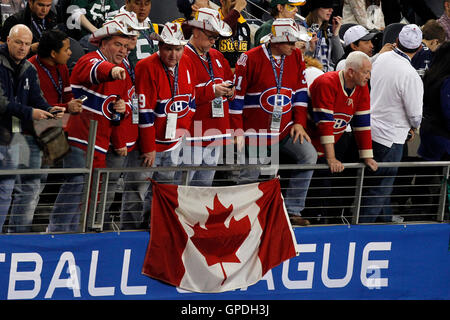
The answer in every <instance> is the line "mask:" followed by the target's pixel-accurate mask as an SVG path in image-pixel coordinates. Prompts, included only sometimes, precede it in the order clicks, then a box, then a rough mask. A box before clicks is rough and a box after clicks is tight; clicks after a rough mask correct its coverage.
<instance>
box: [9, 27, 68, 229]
mask: <svg viewBox="0 0 450 320" xmlns="http://www.w3.org/2000/svg"><path fill="white" fill-rule="evenodd" d="M32 39H33V35H32V33H31V30H30V29H29V28H28V27H27V26H25V25H23V24H17V25H15V26H13V27H12V28H11V30H10V32H9V35H8V38H7V40H6V43H5V44H2V45H0V170H14V169H17V168H18V166H19V155H26V154H29V158H28V159H25V160H28V161H24V162H25V164H26V169H39V168H40V167H41V156H42V154H41V150H40V149H39V147H38V145H37V143H36V141H35V139H34V136H33V135H32V133H34V128H33V120H42V119H48V118H53V117H54V116H53V115H52V113H51V112H54V111H57V110H60V111H65V109H64V108H62V107H52V106H50V105H49V104H48V103H47V101H46V100H45V99H44V97H43V95H42V91H41V88H40V86H39V80H38V75H37V71H36V69H35V68H34V67H33V66H32V64H31V63H30V62H29V61H28V60H26V57H27V55H28V53H29V50H30V47H31V43H32ZM62 115H63V112H61V113H59V114H58V117H62ZM13 190H14V192H15V196H14V202H13V205H12V208H11V216H10V219H9V228H8V232H29V231H31V223H32V220H33V215H34V209H35V208H36V205H37V202H38V198H39V197H38V196H39V190H40V176H39V175H24V176H17V177H15V178H14V177H12V176H0V230H1V229H2V228H1V227H2V226H3V223H4V221H5V218H6V214H7V213H8V210H9V206H10V203H11V195H12V192H13Z"/></svg>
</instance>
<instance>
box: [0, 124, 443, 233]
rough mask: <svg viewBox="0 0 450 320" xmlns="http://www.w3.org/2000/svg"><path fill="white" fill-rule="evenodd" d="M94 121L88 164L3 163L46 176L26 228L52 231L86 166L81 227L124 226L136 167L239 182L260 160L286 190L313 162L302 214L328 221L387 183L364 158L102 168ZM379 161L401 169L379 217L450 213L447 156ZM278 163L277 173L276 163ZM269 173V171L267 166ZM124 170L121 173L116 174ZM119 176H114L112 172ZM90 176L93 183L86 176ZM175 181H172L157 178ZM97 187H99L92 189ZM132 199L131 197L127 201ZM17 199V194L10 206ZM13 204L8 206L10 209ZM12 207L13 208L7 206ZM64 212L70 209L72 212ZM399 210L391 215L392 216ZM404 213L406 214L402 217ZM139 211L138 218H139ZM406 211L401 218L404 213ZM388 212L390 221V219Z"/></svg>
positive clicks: (345, 217)
mask: <svg viewBox="0 0 450 320" xmlns="http://www.w3.org/2000/svg"><path fill="white" fill-rule="evenodd" d="M96 128H97V127H96V123H92V125H91V132H90V135H91V136H90V143H89V147H88V150H87V152H86V158H87V159H86V164H85V166H84V167H80V168H75V169H68V168H51V169H19V170H0V178H1V177H2V176H5V175H29V174H32V175H36V174H39V175H41V176H42V177H45V179H43V180H45V182H44V183H43V185H44V187H43V188H41V193H40V200H39V203H38V205H37V206H36V209H35V212H34V217H33V223H32V225H31V226H30V228H29V232H48V231H47V224H48V219H49V217H50V216H51V214H52V209H53V205H54V201H55V198H56V196H57V195H58V192H59V188H60V186H61V185H62V184H63V183H64V182H65V181H64V176H67V175H70V174H82V175H84V176H85V179H84V181H85V183H84V185H83V191H82V197H81V199H82V201H81V203H80V204H79V211H78V212H76V214H79V217H80V219H79V222H77V228H76V230H77V231H76V232H90V231H105V230H117V229H121V230H126V229H127V228H126V227H124V225H122V224H121V221H120V218H121V216H122V215H123V214H124V212H123V208H122V206H123V204H122V202H123V201H122V200H123V197H124V195H125V194H126V193H127V192H135V191H129V190H133V188H131V186H132V185H133V184H143V183H147V184H149V182H148V181H147V180H139V181H132V180H131V181H130V180H129V179H123V175H125V174H127V173H132V172H144V173H148V175H150V174H151V173H152V172H155V171H159V172H161V171H179V172H182V173H183V174H182V178H181V182H180V184H186V183H187V176H188V172H189V171H193V170H200V171H202V170H215V171H216V175H215V179H214V182H213V186H225V185H236V184H239V183H241V181H240V180H239V173H240V171H241V170H243V169H249V168H259V169H261V170H262V171H270V170H272V173H271V175H268V176H264V175H261V176H260V178H259V180H260V181H262V180H267V179H269V178H272V177H274V176H275V175H277V176H279V177H280V183H281V187H282V192H283V194H285V193H286V191H287V188H288V182H289V179H290V178H289V172H290V171H292V170H314V175H313V177H312V179H311V183H310V186H309V188H308V195H307V197H306V201H305V202H306V203H305V204H306V205H305V209H304V210H303V211H302V216H303V218H305V219H308V220H310V222H311V225H324V224H359V223H361V219H362V218H364V214H363V211H364V209H367V208H368V207H370V205H367V204H365V200H367V199H368V198H370V197H377V196H373V195H367V194H366V191H367V190H368V189H369V188H384V187H380V186H371V185H370V180H371V179H375V178H379V176H373V175H371V174H370V169H368V168H367V167H366V166H365V165H363V164H362V163H347V164H345V170H344V172H343V173H342V174H330V173H329V168H328V166H327V165H325V164H317V165H294V164H280V165H277V166H267V165H265V166H262V165H223V166H222V165H220V166H216V167H158V168H142V167H140V168H102V169H93V168H92V163H93V155H94V148H93V145H94V143H93V141H94V137H95V133H96ZM378 165H379V168H386V167H397V168H399V171H398V173H397V175H396V181H395V183H394V185H393V191H392V194H391V195H390V197H388V198H389V199H390V203H389V202H386V203H383V204H382V205H381V206H380V207H381V209H383V210H382V211H383V212H382V213H380V214H379V215H378V218H377V219H378V220H376V223H395V222H397V223H398V222H402V223H418V222H429V223H431V222H434V223H441V222H446V221H448V220H449V208H448V206H449V201H448V196H449V191H448V189H447V188H448V177H449V169H450V162H397V163H379V164H378ZM274 169H275V171H276V173H274V172H273V171H274ZM263 174H264V173H263ZM118 175H119V176H120V177H119V178H118V179H117V176H118ZM111 176H114V177H115V178H114V179H111ZM86 181H91V183H86ZM160 182H161V183H172V182H173V181H160ZM93 190H95V191H93ZM150 201H151V199H150V198H143V199H142V198H140V199H138V200H136V201H135V202H136V205H137V208H138V209H137V212H134V214H135V216H137V217H139V218H138V221H134V222H135V223H136V225H140V227H134V228H133V229H146V228H148V225H149V224H148V220H149V218H150V212H149V208H150V206H149V203H150ZM128 204H130V203H128ZM13 206H14V201H13V202H12V204H11V207H13ZM10 211H11V210H10ZM10 214H11V213H10ZM67 214H73V212H68V213H67ZM392 216H393V217H394V220H393V222H392V220H391V217H392ZM10 217H11V216H10V215H9V216H8V218H7V220H6V222H5V225H4V227H3V233H8V230H9V228H10V227H11V224H9V220H11V219H10ZM400 217H401V218H400ZM139 219H141V221H139ZM402 219H403V220H402ZM387 220H390V221H387Z"/></svg>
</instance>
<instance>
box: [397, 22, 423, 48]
mask: <svg viewBox="0 0 450 320" xmlns="http://www.w3.org/2000/svg"><path fill="white" fill-rule="evenodd" d="M398 41H399V42H400V44H401V45H402V46H404V47H405V48H406V49H417V48H419V47H420V45H421V44H422V30H420V28H419V27H418V26H417V25H415V24H407V25H406V26H404V27H403V28H402V30H401V31H400V33H399V35H398Z"/></svg>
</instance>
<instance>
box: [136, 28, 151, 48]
mask: <svg viewBox="0 0 450 320" xmlns="http://www.w3.org/2000/svg"><path fill="white" fill-rule="evenodd" d="M139 33H140V34H141V35H142V36H143V37H144V38H145V39H146V40H147V42H148V44H149V45H150V47H151V48H152V49H154V48H155V44H154V43H153V40H152V39H150V36H149V35H148V34H147V30H140V31H139Z"/></svg>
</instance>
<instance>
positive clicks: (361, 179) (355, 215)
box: [352, 167, 365, 224]
mask: <svg viewBox="0 0 450 320" xmlns="http://www.w3.org/2000/svg"><path fill="white" fill-rule="evenodd" d="M364 170H365V167H362V168H359V169H358V170H357V178H356V190H355V207H354V209H353V215H352V224H358V222H359V212H360V210H361V199H362V188H363V182H364Z"/></svg>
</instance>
